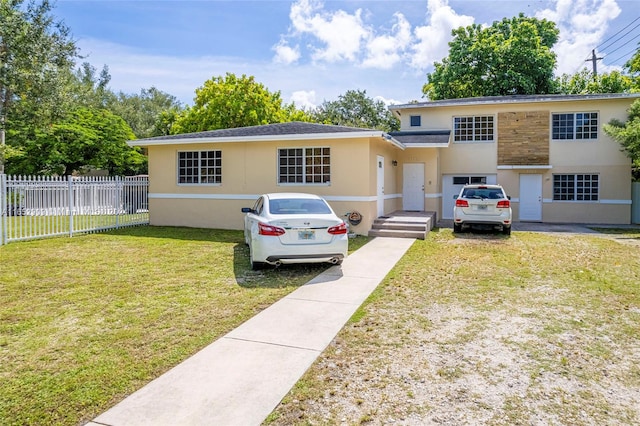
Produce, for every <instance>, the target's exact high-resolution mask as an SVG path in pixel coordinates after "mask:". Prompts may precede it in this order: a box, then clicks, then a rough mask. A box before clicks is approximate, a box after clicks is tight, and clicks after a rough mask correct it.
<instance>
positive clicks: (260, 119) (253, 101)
mask: <svg viewBox="0 0 640 426" xmlns="http://www.w3.org/2000/svg"><path fill="white" fill-rule="evenodd" d="M305 117H306V115H305V114H304V113H302V112H300V111H298V110H296V109H295V107H292V106H290V105H284V104H283V101H282V98H281V97H280V92H270V91H269V90H268V89H267V88H266V87H265V86H264V85H263V84H261V83H258V82H256V81H255V78H254V77H253V76H250V77H247V76H246V75H244V74H243V75H242V77H240V78H238V77H237V76H236V75H235V74H232V73H227V74H226V76H224V77H222V76H220V77H213V78H211V79H209V80H207V81H205V83H204V85H203V86H202V87H200V88H198V89H196V98H195V104H194V105H193V107H190V108H187V109H186V110H185V111H184V113H183V114H181V116H180V117H179V118H178V119H177V120H176V122H175V123H174V125H173V127H172V130H171V131H172V133H174V134H177V133H188V132H200V131H206V130H215V129H226V128H235V127H245V126H255V125H260V124H271V123H283V122H288V121H294V120H299V119H300V118H305Z"/></svg>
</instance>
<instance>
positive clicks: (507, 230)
mask: <svg viewBox="0 0 640 426" xmlns="http://www.w3.org/2000/svg"><path fill="white" fill-rule="evenodd" d="M502 233H503V234H504V235H511V227H510V226H503V227H502Z"/></svg>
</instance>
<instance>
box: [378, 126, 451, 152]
mask: <svg viewBox="0 0 640 426" xmlns="http://www.w3.org/2000/svg"><path fill="white" fill-rule="evenodd" d="M389 135H390V136H391V137H393V138H394V139H395V140H397V141H398V142H400V143H402V144H404V145H405V146H406V147H407V148H410V147H411V146H412V145H413V146H420V145H425V144H427V145H431V146H447V145H448V144H449V136H450V135H451V130H420V131H413V132H412V131H404V132H390V133H389Z"/></svg>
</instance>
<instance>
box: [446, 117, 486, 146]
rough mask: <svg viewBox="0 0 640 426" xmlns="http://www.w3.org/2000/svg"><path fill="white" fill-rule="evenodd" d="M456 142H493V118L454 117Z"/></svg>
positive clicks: (454, 137) (454, 138)
mask: <svg viewBox="0 0 640 426" xmlns="http://www.w3.org/2000/svg"><path fill="white" fill-rule="evenodd" d="M453 140H454V142H491V141H493V116H492V115H485V116H477V117H453Z"/></svg>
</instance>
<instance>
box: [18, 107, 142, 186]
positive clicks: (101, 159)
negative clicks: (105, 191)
mask: <svg viewBox="0 0 640 426" xmlns="http://www.w3.org/2000/svg"><path fill="white" fill-rule="evenodd" d="M134 137H135V136H134V134H133V132H132V131H131V128H130V127H129V126H128V125H127V123H125V121H124V120H123V119H122V118H120V117H118V116H117V115H115V114H113V113H112V112H110V111H108V110H106V109H96V108H79V109H77V110H75V111H73V112H71V113H69V114H68V115H67V116H66V117H65V118H64V119H63V120H61V121H59V122H57V123H55V124H53V125H52V126H50V127H49V128H47V129H46V131H44V132H39V133H38V134H37V135H36V138H35V139H34V140H32V141H30V142H29V143H28V144H26V146H25V147H24V150H25V155H24V156H23V157H22V161H17V162H16V164H13V162H12V164H11V166H12V167H14V168H16V169H17V170H20V172H21V173H26V174H49V175H54V174H56V175H70V174H72V173H74V172H78V171H80V170H83V169H85V168H87V167H94V168H98V169H105V170H108V171H109V173H110V174H116V175H123V174H139V173H143V172H145V171H146V157H145V156H144V155H142V154H141V153H140V151H139V149H138V148H132V147H129V146H128V145H127V144H126V141H128V140H131V139H134Z"/></svg>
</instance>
